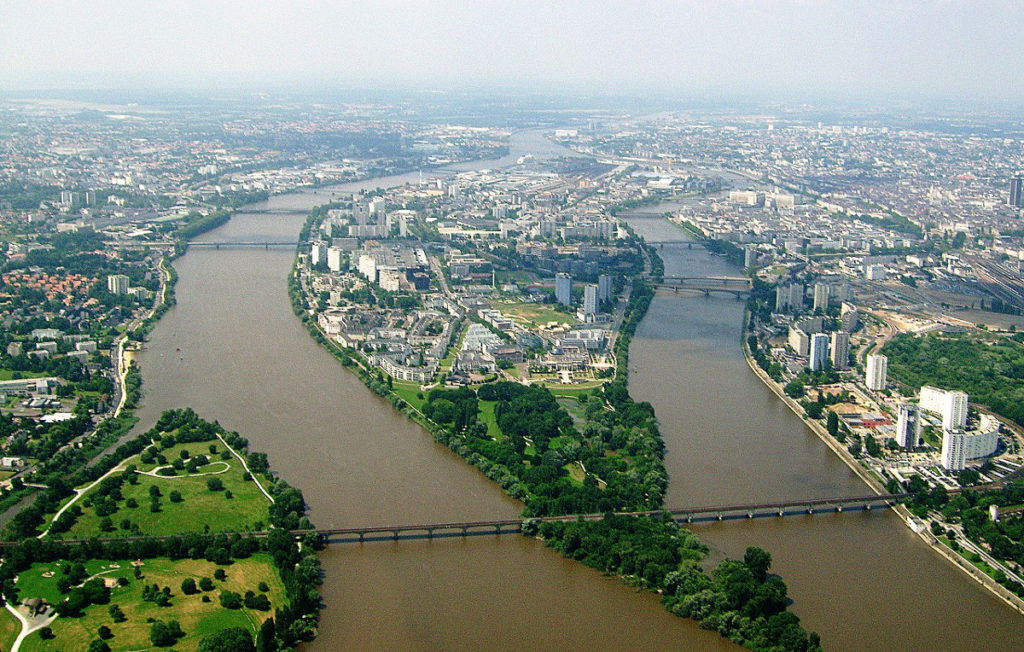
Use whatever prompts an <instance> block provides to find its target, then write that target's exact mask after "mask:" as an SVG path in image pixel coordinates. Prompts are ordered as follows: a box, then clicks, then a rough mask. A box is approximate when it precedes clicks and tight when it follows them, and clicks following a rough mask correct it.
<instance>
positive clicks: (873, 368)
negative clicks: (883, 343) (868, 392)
mask: <svg viewBox="0 0 1024 652" xmlns="http://www.w3.org/2000/svg"><path fill="white" fill-rule="evenodd" d="M888 372H889V358H887V357H885V356H884V355H882V354H880V353H872V354H871V355H869V356H868V363H867V367H866V368H865V370H864V384H865V385H867V386H868V389H872V390H875V391H879V390H883V389H885V376H886V374H887V373H888Z"/></svg>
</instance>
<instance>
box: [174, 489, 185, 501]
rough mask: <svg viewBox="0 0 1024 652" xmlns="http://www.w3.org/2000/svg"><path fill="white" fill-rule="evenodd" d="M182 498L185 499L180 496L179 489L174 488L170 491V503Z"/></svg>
mask: <svg viewBox="0 0 1024 652" xmlns="http://www.w3.org/2000/svg"><path fill="white" fill-rule="evenodd" d="M183 500H185V499H184V498H182V497H181V492H180V491H178V490H174V491H172V492H171V502H172V503H180V502H182V501H183Z"/></svg>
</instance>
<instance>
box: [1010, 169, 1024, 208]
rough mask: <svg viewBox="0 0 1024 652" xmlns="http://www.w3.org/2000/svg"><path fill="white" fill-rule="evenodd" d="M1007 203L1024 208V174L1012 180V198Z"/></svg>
mask: <svg viewBox="0 0 1024 652" xmlns="http://www.w3.org/2000/svg"><path fill="white" fill-rule="evenodd" d="M1006 203H1007V204H1009V205H1010V206H1016V207H1017V208H1024V174H1018V175H1016V176H1014V177H1013V178H1012V179H1010V196H1009V198H1008V201H1007V202H1006Z"/></svg>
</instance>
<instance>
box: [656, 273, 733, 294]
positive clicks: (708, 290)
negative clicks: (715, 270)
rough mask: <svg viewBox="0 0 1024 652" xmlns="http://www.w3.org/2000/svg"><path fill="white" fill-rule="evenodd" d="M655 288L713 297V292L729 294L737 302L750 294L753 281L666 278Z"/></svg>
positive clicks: (725, 278)
mask: <svg viewBox="0 0 1024 652" xmlns="http://www.w3.org/2000/svg"><path fill="white" fill-rule="evenodd" d="M654 286H655V287H656V288H658V289H661V290H672V291H673V292H675V293H677V294H678V293H679V292H697V293H699V294H703V295H704V296H706V297H707V296H711V294H712V293H713V292H717V293H719V294H728V295H731V296H734V297H736V299H737V300H739V299H742V298H743V297H745V296H747V295H749V294H750V288H751V281H750V279H749V278H747V277H745V276H664V277H662V278H661V280H660V281H656V282H654Z"/></svg>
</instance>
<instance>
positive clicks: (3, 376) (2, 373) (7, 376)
mask: <svg viewBox="0 0 1024 652" xmlns="http://www.w3.org/2000/svg"><path fill="white" fill-rule="evenodd" d="M13 375H14V372H13V371H11V370H10V369H0V380H13V378H11V376H13ZM45 375H46V374H44V373H42V372H40V371H22V372H21V377H22V378H42V377H43V376H45Z"/></svg>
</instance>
